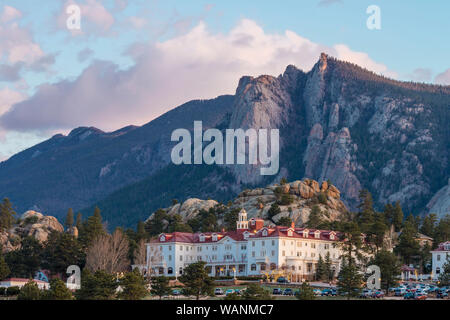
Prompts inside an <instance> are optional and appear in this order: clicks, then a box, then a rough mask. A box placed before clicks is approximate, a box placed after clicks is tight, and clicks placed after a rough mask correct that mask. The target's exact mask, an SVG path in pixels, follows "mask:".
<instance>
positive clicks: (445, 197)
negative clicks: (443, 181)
mask: <svg viewBox="0 0 450 320" xmlns="http://www.w3.org/2000/svg"><path fill="white" fill-rule="evenodd" d="M427 210H428V211H429V212H430V213H436V214H437V215H438V217H439V218H442V217H444V216H445V215H446V214H450V179H448V185H446V186H445V187H443V188H442V189H441V190H439V191H438V192H437V193H436V194H435V195H434V196H433V198H431V200H430V202H428V204H427Z"/></svg>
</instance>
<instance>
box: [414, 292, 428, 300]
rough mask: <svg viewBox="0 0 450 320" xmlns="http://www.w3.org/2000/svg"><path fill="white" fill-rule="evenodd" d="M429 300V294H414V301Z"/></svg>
mask: <svg viewBox="0 0 450 320" xmlns="http://www.w3.org/2000/svg"><path fill="white" fill-rule="evenodd" d="M427 298H428V296H427V294H426V293H423V292H416V293H415V294H414V299H416V300H426V299H427Z"/></svg>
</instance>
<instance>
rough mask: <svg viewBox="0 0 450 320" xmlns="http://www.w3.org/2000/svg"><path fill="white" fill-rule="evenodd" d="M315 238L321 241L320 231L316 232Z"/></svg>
mask: <svg viewBox="0 0 450 320" xmlns="http://www.w3.org/2000/svg"><path fill="white" fill-rule="evenodd" d="M314 237H315V238H316V239H319V238H320V231H319V230H317V231H316V232H314Z"/></svg>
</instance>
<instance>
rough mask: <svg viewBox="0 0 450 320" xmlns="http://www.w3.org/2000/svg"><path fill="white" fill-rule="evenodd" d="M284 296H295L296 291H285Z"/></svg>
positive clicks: (288, 289)
mask: <svg viewBox="0 0 450 320" xmlns="http://www.w3.org/2000/svg"><path fill="white" fill-rule="evenodd" d="M283 295H284V296H293V295H294V291H292V289H291V288H287V289H284V292H283Z"/></svg>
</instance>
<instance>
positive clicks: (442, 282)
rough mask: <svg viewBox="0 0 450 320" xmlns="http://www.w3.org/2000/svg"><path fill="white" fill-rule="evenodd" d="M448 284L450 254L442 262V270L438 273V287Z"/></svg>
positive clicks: (449, 284) (449, 279) (449, 281)
mask: <svg viewBox="0 0 450 320" xmlns="http://www.w3.org/2000/svg"><path fill="white" fill-rule="evenodd" d="M448 286H450V256H447V262H446V263H445V264H444V267H443V270H442V272H441V274H440V275H439V287H448Z"/></svg>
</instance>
